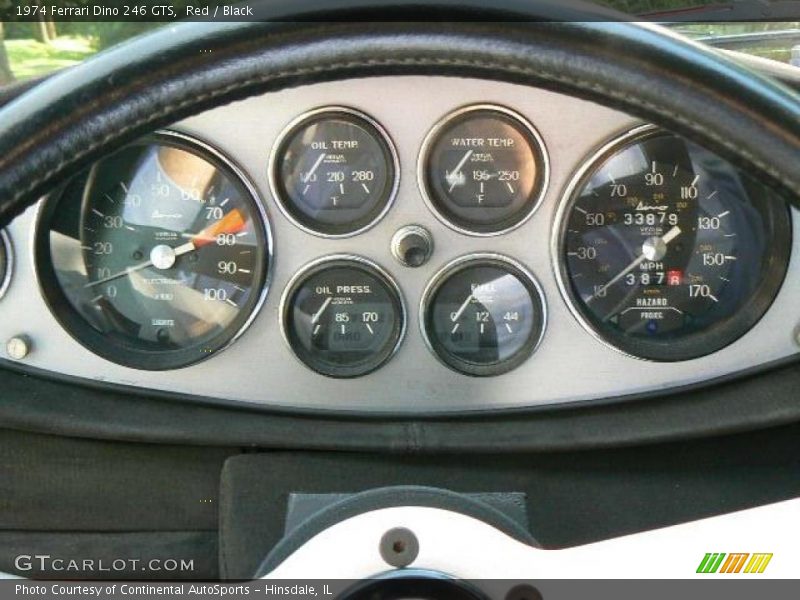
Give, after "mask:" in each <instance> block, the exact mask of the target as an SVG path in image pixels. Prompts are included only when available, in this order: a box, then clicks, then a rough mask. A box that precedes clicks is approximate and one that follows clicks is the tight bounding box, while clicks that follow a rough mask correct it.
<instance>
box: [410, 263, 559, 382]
mask: <svg viewBox="0 0 800 600" xmlns="http://www.w3.org/2000/svg"><path fill="white" fill-rule="evenodd" d="M420 314H421V319H422V331H423V334H424V336H425V340H426V342H427V343H428V346H429V347H430V348H431V350H433V352H434V353H435V354H436V356H437V357H438V358H439V359H440V360H441V361H442V362H443V363H444V364H446V365H447V366H449V367H451V368H452V369H455V370H456V371H459V372H461V373H465V374H467V375H475V376H488V375H499V374H501V373H506V372H508V371H510V370H512V369H514V368H516V367H517V366H519V365H520V364H521V363H522V362H523V361H525V360H526V359H527V358H528V357H529V356H530V355H531V354H532V353H533V351H534V350H535V349H536V347H537V346H538V345H539V341H540V340H541V338H542V334H543V332H544V327H545V305H544V298H543V296H542V293H541V290H540V289H539V285H538V283H537V282H536V280H535V279H534V278H533V277H532V276H531V275H530V274H529V273H527V271H526V270H525V269H524V268H523V267H522V266H521V265H519V264H518V263H516V262H514V261H512V260H511V259H508V258H506V257H503V256H499V255H495V254H480V255H472V256H468V257H464V258H461V259H458V260H456V261H454V262H452V263H450V264H449V265H448V266H446V267H445V268H444V269H443V270H442V271H441V272H440V273H439V274H438V275H437V276H436V277H434V279H433V281H431V283H430V284H429V285H428V288H427V289H426V290H425V293H424V295H423V299H422V306H421V309H420Z"/></svg>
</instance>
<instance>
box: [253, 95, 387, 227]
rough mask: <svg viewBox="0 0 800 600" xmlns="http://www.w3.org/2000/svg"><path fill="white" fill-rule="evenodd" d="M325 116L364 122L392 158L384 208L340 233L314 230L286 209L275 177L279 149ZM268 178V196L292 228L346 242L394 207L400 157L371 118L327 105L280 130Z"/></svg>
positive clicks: (278, 175)
mask: <svg viewBox="0 0 800 600" xmlns="http://www.w3.org/2000/svg"><path fill="white" fill-rule="evenodd" d="M325 114H331V115H332V116H333V115H336V114H345V115H349V116H351V117H355V118H356V119H361V120H362V121H364V122H365V123H367V124H368V125H369V126H370V127H372V128H373V129H374V130H375V131H376V132H377V133H378V135H379V136H380V139H381V141H382V142H383V144H384V145H385V146H386V148H387V149H388V152H389V156H390V159H391V165H390V166H391V169H392V185H391V188H390V191H389V195H388V197H387V198H386V200H385V202H384V206H383V208H382V209H381V210H380V211H379V212H378V213H377V214H376V215H375V217H374V218H373V219H372V220H371V221H369V222H368V223H367V224H365V225H364V226H362V227H358V228H357V229H354V230H352V231H346V232H343V233H330V232H325V231H322V230H320V229H314V228H313V227H311V226H309V225H307V224H306V223H303V222H302V221H300V220H299V219H298V218H297V217H296V216H295V215H294V214H293V213H292V211H291V209H290V208H289V207H288V204H289V203H291V199H290V198H284V196H283V194H282V193H281V191H280V190H281V186H280V184H279V181H278V178H279V177H280V164H279V161H280V160H281V158H282V153H281V150H282V149H283V147H284V145H285V144H286V143H287V142H288V141H290V138H291V136H292V135H293V134H294V132H295V131H296V130H297V129H298V128H299V127H300V126H302V125H303V124H305V123H306V122H307V121H309V120H312V119H315V118H317V117H319V116H321V115H325ZM267 179H268V181H269V190H270V193H271V194H272V197H273V198H274V200H275V203H276V204H277V205H278V208H279V209H280V211H281V214H282V215H283V216H284V217H286V219H287V220H288V221H289V222H290V223H292V225H294V226H295V227H297V228H298V229H300V230H302V231H304V232H306V233H309V234H311V235H315V236H317V237H321V238H325V239H331V240H338V239H346V238H349V237H353V236H356V235H359V234H361V233H364V232H365V231H368V230H370V229H372V228H373V227H374V226H375V225H377V224H378V223H379V222H380V221H381V220H382V219H383V218H384V217H385V216H386V214H387V213H388V212H389V211H390V210H391V208H392V206H393V205H394V202H395V199H396V198H397V192H398V190H399V188H400V158H399V155H398V153H397V148H396V147H395V144H394V141H393V140H392V138H391V136H390V135H389V133H388V131H386V129H385V128H384V127H383V126H382V125H381V124H380V123H379V122H378V121H377V120H376V119H374V118H372V117H371V116H369V115H368V114H366V113H365V112H362V111H360V110H358V109H355V108H352V107H349V106H338V105H327V106H321V107H319V108H315V109H312V110H308V111H305V112H303V113H302V114H300V115H298V116H297V117H295V118H294V119H292V120H291V121H290V122H289V124H288V125H286V126H285V127H284V128H283V130H282V131H281V132H280V133H279V134H278V137H277V138H276V139H275V143H274V144H273V145H272V149H271V150H270V156H269V165H268V167H267Z"/></svg>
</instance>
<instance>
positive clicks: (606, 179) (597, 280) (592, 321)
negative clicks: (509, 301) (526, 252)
mask: <svg viewBox="0 0 800 600" xmlns="http://www.w3.org/2000/svg"><path fill="white" fill-rule="evenodd" d="M774 195H775V192H774V191H772V190H771V189H769V188H767V187H766V186H764V185H762V184H760V183H759V182H757V181H755V180H754V179H753V178H751V177H750V176H748V175H747V174H746V173H743V172H741V171H739V170H737V169H736V168H735V167H733V166H732V165H731V164H729V163H728V162H726V161H725V160H723V159H722V158H720V157H719V156H716V155H715V154H712V153H710V152H708V151H706V150H704V149H702V148H700V147H698V146H696V145H694V144H691V143H689V142H687V141H685V140H684V139H683V138H681V137H679V136H677V135H674V134H671V133H667V132H663V131H660V130H657V129H654V128H650V127H648V128H643V129H640V130H637V131H635V132H633V133H631V134H629V135H628V136H626V137H625V138H623V139H622V140H618V141H616V142H614V143H613V144H611V145H609V146H608V147H606V148H605V149H603V150H602V151H601V152H600V154H599V155H598V157H597V158H596V159H595V160H593V161H591V164H590V165H589V166H588V168H587V169H586V171H585V172H584V173H583V174H581V175H579V177H578V179H577V180H576V182H575V184H574V185H573V187H572V192H571V194H570V197H569V198H568V200H567V203H566V204H565V205H564V206H563V207H562V209H561V212H560V214H559V227H558V230H557V231H558V236H559V237H558V245H557V251H558V253H559V255H560V261H561V262H560V265H559V275H560V282H561V285H562V289H563V291H564V292H565V293H566V295H567V298H568V300H569V302H570V303H571V305H572V307H573V309H574V312H575V314H576V315H577V316H578V318H579V319H580V320H581V322H583V323H584V324H585V325H587V326H588V327H589V329H590V330H591V331H592V332H593V333H595V334H597V335H598V336H599V337H600V338H601V339H602V340H604V341H606V342H608V343H609V344H611V345H613V346H614V347H616V348H618V349H620V350H622V351H624V352H626V353H629V354H632V355H634V356H637V357H641V358H648V359H652V360H685V359H690V358H694V357H697V356H702V355H705V354H710V353H711V352H714V351H716V350H719V349H720V348H722V347H724V346H726V345H727V344H730V343H731V342H733V341H734V340H735V339H737V338H738V337H740V336H741V335H743V334H744V333H745V332H746V331H748V330H749V328H751V327H752V326H753V325H754V324H755V323H756V322H757V321H758V319H760V318H761V316H762V315H763V314H764V312H765V311H766V309H767V308H768V306H769V305H770V303H771V302H772V300H773V299H774V297H775V294H776V293H777V290H778V288H779V286H780V284H781V282H782V280H783V276H784V274H785V272H786V267H787V263H788V256H789V250H790V247H791V231H790V221H789V214H788V208H787V209H782V208H780V204H781V203H780V202H779V201H776V198H774Z"/></svg>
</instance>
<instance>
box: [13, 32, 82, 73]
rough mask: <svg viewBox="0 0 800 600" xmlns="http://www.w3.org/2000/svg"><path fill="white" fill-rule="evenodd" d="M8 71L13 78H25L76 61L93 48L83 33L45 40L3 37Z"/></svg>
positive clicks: (80, 59) (69, 64)
mask: <svg viewBox="0 0 800 600" xmlns="http://www.w3.org/2000/svg"><path fill="white" fill-rule="evenodd" d="M5 45H6V51H7V52H8V58H9V62H10V63H11V71H12V72H13V73H14V76H15V77H16V78H17V79H29V78H31V77H36V76H38V75H43V74H45V73H50V72H51V71H56V70H58V69H62V68H64V67H69V66H71V65H74V64H77V63H79V62H81V61H82V60H85V59H86V58H88V57H89V56H91V55H92V54H94V53H95V52H96V50H95V48H94V47H93V45H92V41H91V39H89V38H85V37H59V38H58V39H56V40H54V41H53V42H51V43H49V44H42V43H40V42H37V41H35V40H32V39H27V40H6V42H5Z"/></svg>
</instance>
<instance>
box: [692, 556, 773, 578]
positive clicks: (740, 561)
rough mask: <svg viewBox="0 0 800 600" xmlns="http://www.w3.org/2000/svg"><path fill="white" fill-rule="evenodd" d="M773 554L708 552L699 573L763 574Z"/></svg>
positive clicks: (698, 570)
mask: <svg viewBox="0 0 800 600" xmlns="http://www.w3.org/2000/svg"><path fill="white" fill-rule="evenodd" d="M771 560H772V553H765V552H761V553H754V554H750V553H747V552H733V553H730V554H726V553H725V552H707V553H706V555H705V556H704V557H703V560H701V561H700V564H699V565H698V567H697V572H698V573H763V572H764V570H765V569H766V568H767V565H768V564H769V561H771Z"/></svg>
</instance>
